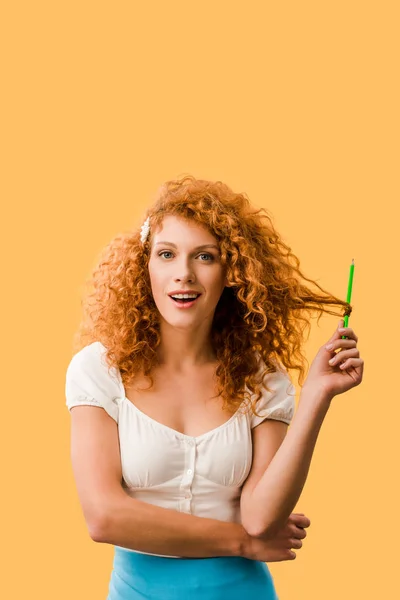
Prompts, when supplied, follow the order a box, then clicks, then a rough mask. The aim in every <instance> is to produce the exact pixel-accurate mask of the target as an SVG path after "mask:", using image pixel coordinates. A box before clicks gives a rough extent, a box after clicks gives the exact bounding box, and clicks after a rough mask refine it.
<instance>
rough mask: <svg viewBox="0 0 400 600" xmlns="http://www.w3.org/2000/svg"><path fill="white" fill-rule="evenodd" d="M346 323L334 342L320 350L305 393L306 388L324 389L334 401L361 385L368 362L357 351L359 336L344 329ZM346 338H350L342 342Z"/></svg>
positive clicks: (332, 339)
mask: <svg viewBox="0 0 400 600" xmlns="http://www.w3.org/2000/svg"><path fill="white" fill-rule="evenodd" d="M343 323H344V321H343V319H342V320H341V321H340V323H339V325H338V328H337V329H336V331H335V333H334V334H333V335H332V337H331V338H330V340H328V342H327V343H326V345H323V346H322V347H321V348H320V350H319V351H318V353H317V355H316V357H315V358H314V361H313V363H312V364H311V367H310V370H309V372H308V375H307V378H306V380H305V382H304V386H303V391H304V388H309V389H313V390H321V391H323V393H324V394H326V396H327V397H328V398H329V399H332V398H333V397H334V396H336V395H338V394H343V392H347V390H349V389H351V388H352V387H355V386H356V385H359V384H360V383H361V381H362V377H363V372H364V361H363V359H362V358H360V351H359V350H358V348H357V342H358V337H357V336H356V334H355V333H354V331H353V330H352V329H351V328H350V327H345V328H343ZM340 328H342V330H341V329H340ZM342 335H344V336H346V337H347V338H348V339H342ZM335 350H339V352H335Z"/></svg>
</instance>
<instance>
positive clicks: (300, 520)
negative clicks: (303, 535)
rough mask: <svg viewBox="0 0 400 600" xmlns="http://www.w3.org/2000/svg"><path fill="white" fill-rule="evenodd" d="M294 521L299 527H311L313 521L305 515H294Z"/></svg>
mask: <svg viewBox="0 0 400 600" xmlns="http://www.w3.org/2000/svg"><path fill="white" fill-rule="evenodd" d="M293 521H294V522H295V524H296V526H297V527H302V528H303V527H310V525H311V521H310V519H309V518H308V517H306V516H305V514H303V513H294V514H293Z"/></svg>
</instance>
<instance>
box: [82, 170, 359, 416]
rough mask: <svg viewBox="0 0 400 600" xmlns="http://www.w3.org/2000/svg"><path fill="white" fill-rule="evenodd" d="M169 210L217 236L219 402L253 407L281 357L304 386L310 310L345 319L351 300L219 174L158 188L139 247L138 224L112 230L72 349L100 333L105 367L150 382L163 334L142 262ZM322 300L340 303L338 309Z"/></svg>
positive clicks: (127, 381) (213, 338)
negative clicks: (328, 286)
mask: <svg viewBox="0 0 400 600" xmlns="http://www.w3.org/2000/svg"><path fill="white" fill-rule="evenodd" d="M166 215H174V216H178V217H181V218H184V219H187V220H191V221H194V222H196V223H198V224H200V225H202V226H205V227H206V228H207V229H208V230H209V231H210V232H211V233H212V234H213V235H214V236H215V238H216V239H217V240H218V242H219V246H220V255H221V263H222V266H223V267H225V269H226V276H227V279H228V282H229V285H230V287H225V288H224V290H223V292H222V295H221V297H220V299H219V302H218V304H217V306H216V309H215V313H214V319H213V325H212V331H211V343H212V347H213V349H214V351H215V355H216V358H217V363H218V366H217V369H216V376H217V381H218V383H217V396H220V397H221V399H222V401H223V408H226V407H229V409H231V410H238V409H239V408H240V406H241V405H242V404H243V403H244V401H245V400H248V401H250V406H251V409H252V412H253V413H254V414H256V413H255V404H256V402H257V401H258V400H259V399H260V398H261V391H260V389H261V387H260V386H261V385H264V387H265V388H266V389H267V390H269V388H268V387H267V386H266V384H265V383H264V382H263V379H264V375H266V374H267V373H270V372H273V371H276V369H277V366H278V368H279V363H281V364H283V366H284V367H285V369H286V370H290V369H296V370H298V371H299V372H300V376H299V384H300V386H302V385H303V383H304V377H305V368H304V363H305V362H306V358H305V356H304V355H303V354H302V352H301V347H302V344H303V341H304V332H305V329H306V328H308V332H309V329H310V314H311V313H312V311H317V312H318V314H319V316H318V322H319V319H320V317H321V316H322V313H328V314H331V315H335V316H336V317H342V316H343V315H346V314H347V315H350V314H351V311H352V307H351V305H350V304H349V303H348V302H345V301H344V300H341V299H340V298H337V297H336V296H333V295H332V294H329V293H328V292H327V291H325V290H324V289H323V288H321V287H320V286H319V285H318V284H317V283H316V282H315V281H313V280H311V279H308V278H307V277H305V275H303V273H302V272H301V270H300V268H299V265H300V262H299V260H298V258H296V257H295V256H294V255H293V253H292V252H291V248H289V247H288V246H287V245H286V244H285V243H284V242H283V240H282V239H281V237H280V236H279V234H278V233H277V232H276V230H275V228H274V225H273V223H272V221H271V218H270V217H269V215H268V213H267V211H266V210H265V209H264V208H260V209H255V208H254V207H252V205H251V204H250V202H249V200H248V198H247V197H246V195H245V194H239V193H235V192H233V191H232V190H231V189H230V188H229V187H228V186H227V185H226V184H224V183H222V182H221V181H215V182H212V181H205V180H202V179H195V178H194V177H193V176H191V175H185V176H184V177H183V178H181V179H177V180H172V181H168V182H166V183H164V184H163V185H162V186H161V187H160V189H159V190H158V194H157V197H156V199H155V202H154V204H153V205H152V206H151V207H150V208H148V210H147V212H146V218H147V217H149V218H150V232H149V235H148V237H147V240H146V241H145V243H144V245H143V244H142V243H141V241H140V229H139V227H138V229H137V230H135V231H133V232H132V231H129V232H126V233H122V234H120V235H118V236H117V237H115V238H114V239H113V240H112V241H111V242H110V243H109V244H108V245H107V246H106V247H105V248H104V250H103V251H102V253H101V254H100V257H99V260H98V263H97V265H96V266H95V268H94V269H93V271H92V273H91V278H90V280H89V281H87V282H86V284H87V285H89V288H90V289H89V290H88V292H87V293H86V295H84V297H83V300H82V301H81V304H82V307H83V317H82V320H81V323H80V325H79V329H78V331H77V333H76V335H75V338H74V351H75V352H77V351H78V350H80V349H81V348H83V347H84V346H86V345H88V344H90V343H92V342H95V341H100V342H101V343H102V344H103V345H104V346H105V348H106V349H107V352H106V360H107V363H108V365H109V368H111V367H117V368H118V369H119V372H120V375H121V379H122V382H123V384H124V386H128V385H129V384H130V383H131V382H132V380H133V379H134V378H135V376H136V375H137V374H138V373H143V375H144V376H146V377H148V378H149V379H150V382H151V385H150V388H147V389H151V388H152V386H153V383H154V382H153V378H152V376H151V373H152V370H153V368H154V367H155V366H157V364H158V360H157V352H156V350H157V347H158V345H159V344H160V341H161V340H160V329H159V312H158V309H157V307H156V304H155V302H154V299H153V296H152V292H151V284H150V277H149V271H148V262H149V257H150V248H151V234H152V231H154V230H156V229H158V227H159V226H161V224H162V221H163V218H164V217H165V216H166ZM304 282H309V283H312V284H314V285H315V286H316V287H317V288H318V290H319V291H320V292H322V293H319V292H318V291H313V290H312V289H310V287H308V286H307V285H306V284H305V283H304ZM329 306H336V307H341V308H342V309H344V310H343V315H342V314H341V313H337V312H334V311H332V310H329V309H328V307H329ZM260 359H261V361H262V362H261V361H260ZM246 386H247V388H248V390H249V391H250V395H249V392H247V391H246Z"/></svg>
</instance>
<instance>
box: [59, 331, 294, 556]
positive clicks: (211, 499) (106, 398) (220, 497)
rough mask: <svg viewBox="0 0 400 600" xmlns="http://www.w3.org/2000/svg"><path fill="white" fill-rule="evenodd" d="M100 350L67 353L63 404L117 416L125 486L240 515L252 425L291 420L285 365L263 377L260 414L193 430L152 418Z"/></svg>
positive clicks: (204, 513)
mask: <svg viewBox="0 0 400 600" xmlns="http://www.w3.org/2000/svg"><path fill="white" fill-rule="evenodd" d="M105 351H106V349H105V347H104V346H103V345H102V344H101V342H93V343H92V344H90V345H88V346H85V347H84V348H82V349H81V350H80V351H79V352H78V353H77V354H75V355H74V356H73V357H72V359H71V361H70V363H69V365H68V368H67V373H66V385H65V395H66V399H67V401H66V404H67V407H68V410H70V409H71V408H72V407H73V406H81V405H89V406H100V407H102V408H103V409H104V410H105V411H106V412H107V413H108V414H109V415H110V416H111V417H112V418H113V419H114V420H115V421H116V423H117V424H118V435H119V443H120V453H121V464H122V475H123V488H124V490H125V492H126V493H127V494H128V495H129V496H131V497H132V498H137V499H138V500H142V501H144V502H148V503H149V504H154V505H157V506H162V507H163V508H169V509H173V510H177V511H180V512H186V513H189V514H193V515H196V516H199V517H207V518H210V519H218V520H220V521H231V522H236V523H241V517H240V494H241V486H242V485H243V483H244V482H245V480H246V478H247V476H248V475H249V473H250V469H251V463H252V438H251V429H252V428H253V427H255V426H256V425H258V424H259V423H261V422H262V421H263V420H264V419H275V420H278V421H283V422H284V423H287V424H290V422H291V420H292V418H293V415H294V409H295V387H294V385H293V384H292V382H291V379H290V377H289V375H288V373H287V371H286V370H285V369H284V367H283V366H281V369H282V370H277V371H275V372H274V373H267V374H266V375H265V377H264V381H265V382H266V383H267V385H268V387H270V388H271V389H274V390H275V392H267V391H266V390H264V389H262V390H261V392H262V394H263V395H262V397H261V398H260V400H259V401H258V403H257V406H256V409H257V412H258V413H259V414H260V415H262V416H260V417H256V416H254V415H253V414H252V412H251V410H250V408H249V409H248V410H249V412H246V411H244V412H239V411H236V413H235V414H234V415H233V416H232V417H231V418H230V419H229V420H228V421H226V422H225V423H223V424H222V425H220V426H219V427H216V428H214V429H212V430H211V431H208V432H206V433H203V434H202V435H198V436H196V437H192V436H189V435H186V434H184V433H180V432H179V431H176V430H175V429H172V428H171V427H168V426H167V425H163V424H162V423H159V422H158V421H156V420H154V419H152V418H151V417H149V416H148V415H146V414H145V413H143V412H142V411H140V410H139V409H138V408H137V407H136V406H135V405H134V404H133V403H132V402H131V401H130V400H128V398H127V397H126V394H125V389H124V386H123V383H122V379H121V375H120V372H119V369H117V368H115V367H112V368H111V369H110V372H109V371H108V365H107V363H106V360H105V357H104V356H103V355H104V353H105ZM124 549H125V550H129V549H128V548H124ZM131 551H132V552H139V551H138V550H131ZM142 554H151V553H149V552H142ZM155 556H165V555H162V554H156V555H155ZM168 556H170V555H168ZM173 558H179V557H173Z"/></svg>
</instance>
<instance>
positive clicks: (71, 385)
mask: <svg viewBox="0 0 400 600" xmlns="http://www.w3.org/2000/svg"><path fill="white" fill-rule="evenodd" d="M104 351H105V348H104V346H103V345H102V344H101V343H100V342H93V343H92V344H89V346H85V347H84V348H82V349H81V350H80V351H79V352H78V353H77V354H75V355H74V356H73V357H72V359H71V361H70V363H69V365H68V367H67V373H66V381H65V396H66V405H67V407H68V410H71V408H72V407H73V406H82V405H87V406H100V407H101V408H104V410H105V411H106V412H107V413H108V414H109V415H110V417H112V418H113V419H114V421H116V423H118V412H119V402H118V400H120V399H121V397H123V396H124V395H125V394H124V390H123V386H122V383H121V380H120V378H119V377H118V376H117V372H116V370H115V369H111V370H110V372H109V369H108V365H107V363H106V361H105V357H104Z"/></svg>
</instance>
